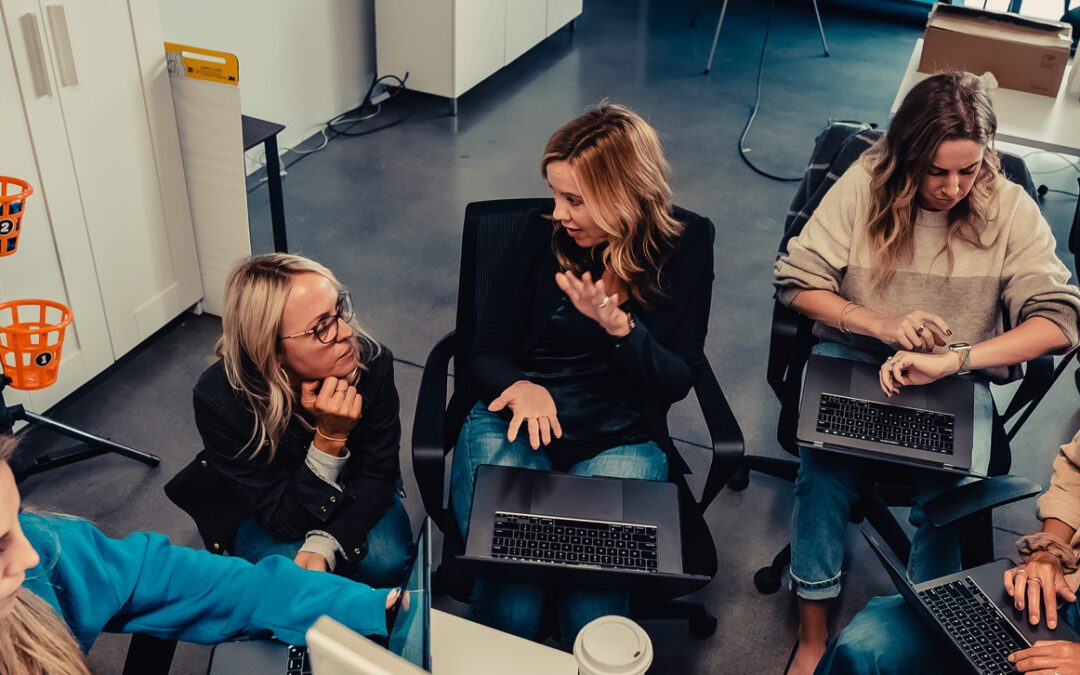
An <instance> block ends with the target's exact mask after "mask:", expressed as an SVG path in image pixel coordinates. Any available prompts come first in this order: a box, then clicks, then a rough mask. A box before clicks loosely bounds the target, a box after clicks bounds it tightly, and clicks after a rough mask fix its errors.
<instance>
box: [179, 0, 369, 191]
mask: <svg viewBox="0 0 1080 675" xmlns="http://www.w3.org/2000/svg"><path fill="white" fill-rule="evenodd" d="M158 4H159V6H160V8H161V23H162V29H163V32H164V34H165V39H166V40H167V41H169V42H177V43H180V44H187V45H192V46H196V47H203V48H206V49H216V50H219V51H225V52H231V53H233V54H236V56H237V58H238V59H239V61H240V96H241V101H242V103H241V105H242V109H243V112H244V114H245V115H251V116H253V117H259V118H262V119H266V120H270V121H272V122H277V123H279V124H284V125H285V130H284V131H282V132H281V135H280V136H278V145H279V147H280V148H281V149H282V150H284V149H285V148H289V147H291V146H293V145H296V144H297V143H299V142H300V141H302V140H304V138H306V137H308V136H310V135H312V134H313V133H315V132H316V131H317V130H318V129H317V128H314V127H316V125H318V124H320V123H321V122H325V121H326V120H328V119H330V118H332V117H334V116H335V115H338V114H340V113H343V112H345V111H346V110H349V109H351V108H353V107H355V106H356V105H358V104H359V103H360V99H361V98H362V97H363V96H364V94H365V93H366V92H367V88H368V86H369V85H370V84H371V78H372V75H373V73H374V71H375V14H374V3H373V0H230V1H229V2H220V0H158ZM261 154H262V153H261V150H252V151H251V152H249V153H248V157H249V162H248V171H249V172H250V171H253V170H255V169H256V168H258V165H257V164H254V163H253V162H251V161H250V160H251V159H252V158H258V157H260V156H261Z"/></svg>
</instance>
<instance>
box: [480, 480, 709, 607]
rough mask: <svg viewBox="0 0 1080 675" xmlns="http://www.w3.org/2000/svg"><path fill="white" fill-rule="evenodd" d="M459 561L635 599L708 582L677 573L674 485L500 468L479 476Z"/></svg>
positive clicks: (483, 572)
mask: <svg viewBox="0 0 1080 675" xmlns="http://www.w3.org/2000/svg"><path fill="white" fill-rule="evenodd" d="M459 560H461V561H462V562H463V563H464V564H465V565H466V567H467V568H468V569H469V570H470V571H471V572H472V573H474V574H476V575H477V576H480V577H483V578H492V579H501V580H508V581H523V582H528V583H539V584H544V585H560V584H567V585H575V586H586V587H592V588H608V589H615V590H627V591H633V592H637V593H656V594H682V593H689V592H691V591H693V590H696V589H697V588H700V587H702V586H704V585H705V584H707V583H708V582H709V581H710V578H709V577H708V576H704V575H694V574H686V573H684V571H683V543H682V527H681V521H680V517H679V497H678V489H677V488H676V486H675V485H674V484H673V483H669V482H665V481H648V480H633V479H627V478H605V477H598V476H590V477H585V476H571V475H567V474H563V473H556V472H553V471H535V470H531V469H521V468H516V467H505V466H492V465H482V466H480V467H479V468H478V469H477V472H476V485H475V487H474V493H473V506H472V514H471V516H470V519H469V536H468V541H467V542H466V550H465V555H463V556H459Z"/></svg>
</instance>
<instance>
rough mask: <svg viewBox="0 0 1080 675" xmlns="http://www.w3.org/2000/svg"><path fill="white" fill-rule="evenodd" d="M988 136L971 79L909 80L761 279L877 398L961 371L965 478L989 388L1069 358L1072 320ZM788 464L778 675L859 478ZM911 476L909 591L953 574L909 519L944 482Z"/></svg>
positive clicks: (945, 538) (834, 560)
mask: <svg viewBox="0 0 1080 675" xmlns="http://www.w3.org/2000/svg"><path fill="white" fill-rule="evenodd" d="M996 127H997V120H996V118H995V116H994V111H993V108H992V105H991V102H990V98H989V96H988V95H987V92H986V88H985V85H984V84H983V82H982V80H981V79H980V78H978V77H976V76H974V75H972V74H970V73H942V74H939V75H935V76H933V77H930V78H928V79H926V80H924V81H923V82H921V83H919V84H918V85H916V86H915V87H914V88H913V89H912V90H911V92H909V93H908V95H907V97H905V99H904V102H903V103H902V104H901V106H900V109H899V110H898V111H897V113H896V116H895V117H894V118H893V122H892V125H891V127H890V128H889V130H888V133H887V134H886V135H885V136H884V137H883V138H882V139H881V141H879V142H878V143H877V144H876V145H875V146H874V147H873V148H871V149H870V150H868V151H867V153H866V155H864V157H863V158H861V159H860V160H859V161H858V162H856V163H855V164H854V165H853V166H852V167H851V168H850V169H849V170H848V171H847V172H846V173H845V174H844V175H843V176H842V177H841V178H840V179H839V180H838V181H837V182H836V184H835V185H834V186H833V188H832V189H831V190H830V191H829V192H828V194H826V195H825V197H824V199H822V201H821V204H820V205H819V206H818V208H817V209H816V210H815V211H814V215H813V217H811V219H810V220H809V221H808V222H807V224H806V226H805V227H804V229H803V231H802V233H801V234H800V235H799V236H798V237H796V238H794V239H792V240H791V242H790V243H789V245H788V252H787V254H786V255H784V256H782V257H781V258H780V259H779V260H778V261H777V263H776V266H775V269H774V276H775V284H776V288H777V298H778V299H779V300H780V302H782V303H783V304H785V305H787V306H789V307H792V308H793V309H795V310H797V311H799V312H800V313H802V314H805V315H807V316H808V317H810V318H811V319H813V320H814V321H815V326H814V333H815V335H817V336H818V337H819V338H820V340H821V341H820V342H819V344H818V345H816V346H815V348H814V351H815V353H818V354H823V355H826V356H833V357H839V358H847V359H853V360H858V361H865V362H872V363H875V364H879V365H880V370H879V376H880V380H881V387H882V389H883V390H884V391H885V392H886V393H887V394H892V393H896V392H898V391H899V390H900V388H901V387H905V386H917V385H924V384H928V383H930V382H933V381H935V380H938V379H941V378H943V377H947V376H950V375H955V374H960V375H965V374H968V373H970V374H971V376H972V377H973V378H974V380H975V410H974V413H975V424H974V427H973V439H974V448H973V453H972V455H973V466H972V471H973V472H974V473H978V474H984V473H985V472H986V467H987V464H988V462H989V449H990V432H991V421H992V416H993V401H992V398H991V396H990V392H989V388H988V386H987V385H988V382H989V381H991V380H994V381H1003V380H1006V379H1007V378H1008V376H1009V368H1010V366H1014V365H1016V364H1019V363H1023V362H1025V361H1027V360H1029V359H1032V358H1034V357H1036V356H1039V355H1041V354H1045V353H1049V352H1058V351H1061V350H1065V349H1068V348H1070V347H1072V346H1074V345H1076V344H1077V316H1078V312H1080V294H1078V293H1077V291H1076V289H1075V288H1073V287H1072V286H1070V285H1069V284H1068V279H1069V272H1068V270H1067V269H1066V268H1065V266H1064V265H1063V264H1062V263H1061V261H1060V260H1058V259H1057V257H1056V255H1055V253H1054V238H1053V236H1052V234H1051V232H1050V228H1049V226H1048V225H1047V223H1046V221H1045V220H1044V219H1043V218H1042V215H1041V214H1040V212H1039V209H1038V206H1037V205H1036V204H1035V203H1034V202H1033V201H1032V200H1031V199H1030V197H1028V195H1027V194H1026V193H1025V192H1024V191H1023V190H1022V189H1021V188H1020V187H1019V186H1018V185H1015V184H1013V183H1011V182H1009V181H1008V180H1006V179H1005V178H1004V177H1003V176H1002V174H1001V170H1000V163H999V159H998V155H997V153H996V152H995V151H994V150H993V148H992V144H993V138H994V133H995V130H996ZM1006 322H1007V323H1008V324H1009V325H1011V326H1013V328H1012V329H1011V330H1008V331H1006V330H1005V329H1004V326H1005V324H1006ZM800 457H801V464H800V468H799V476H798V479H797V481H796V483H795V511H794V515H793V519H792V529H793V532H792V548H791V554H792V556H791V570H790V572H791V584H792V586H793V588H794V589H795V592H796V593H797V595H798V596H799V633H798V638H799V641H798V643H797V649H796V651H795V652H794V653H793V655H792V662H791V665H790V668H789V672H790V673H810V672H812V671H813V670H814V667H815V666H816V665H817V663H818V661H819V659H820V658H821V655H822V653H823V652H824V650H825V644H826V640H827V627H826V619H827V614H828V605H829V602H830V600H831V599H832V598H834V597H836V596H837V595H838V594H839V593H840V573H841V564H842V562H843V558H844V550H845V536H846V529H847V523H848V519H849V516H850V514H851V505H852V503H853V502H854V500H855V499H856V497H857V494H858V486H859V484H860V482H861V480H862V479H863V475H864V472H865V468H866V466H867V460H860V459H855V458H851V457H848V456H844V455H837V454H834V453H830V452H827V451H822V450H816V449H811V448H801V453H800ZM919 474H920V475H918V476H917V477H916V480H917V483H918V485H919V488H920V493H919V495H918V497H917V499H916V502H915V504H914V506H913V508H912V510H911V516H910V520H911V523H912V524H913V525H914V526H915V528H916V533H915V536H914V538H913V541H912V550H911V557H910V562H909V568H908V574H909V575H910V576H911V577H912V578H913V579H914V580H915V581H920V580H924V579H930V578H934V577H937V576H940V575H943V574H947V573H950V572H954V571H957V570H958V569H959V566H960V555H959V546H958V542H957V538H956V536H955V533H953V532H950V531H948V530H941V529H934V528H931V527H930V526H929V525H928V524H927V523H926V518H925V516H924V514H923V508H922V507H923V504H924V503H925V502H926V500H927V499H929V498H931V497H932V496H934V495H936V494H939V493H941V492H942V491H944V490H947V489H949V488H950V487H952V486H953V485H955V484H956V480H955V479H954V478H950V477H949V476H948V475H947V474H943V473H940V472H934V471H930V470H925V471H921V472H919Z"/></svg>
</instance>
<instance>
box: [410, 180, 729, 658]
mask: <svg viewBox="0 0 1080 675" xmlns="http://www.w3.org/2000/svg"><path fill="white" fill-rule="evenodd" d="M551 203H552V202H551V200H550V199H507V200H498V201H487V202H474V203H472V204H469V205H468V207H467V208H466V209H465V227H464V232H463V233H462V244H461V272H460V278H459V285H458V304H457V319H456V326H455V330H454V331H453V332H451V333H449V334H448V335H447V336H446V337H444V338H443V339H442V340H440V341H439V343H438V344H436V345H435V347H434V348H433V349H432V350H431V353H430V354H429V355H428V358H427V362H426V363H425V365H424V373H423V377H422V379H421V382H420V392H419V395H418V396H417V401H416V417H415V419H414V421H413V436H412V446H413V471H414V473H415V475H416V482H417V484H418V485H419V488H420V496H421V498H422V499H423V502H424V509H425V510H426V511H427V514H428V515H429V516H430V517H431V519H432V521H433V522H434V523H435V524H436V525H437V526H438V527H439V529H441V530H442V532H443V547H442V561H441V564H440V565H439V568H438V569H437V570H436V571H435V573H434V579H433V586H434V591H435V593H436V594H437V595H445V594H450V595H451V596H453V597H454V598H456V599H458V600H461V601H462V602H468V601H469V595H470V593H471V591H472V581H473V579H472V578H471V577H470V576H469V575H468V574H466V573H464V571H463V570H462V569H461V566H460V564H459V563H458V562H457V561H456V560H455V559H454V556H456V555H458V554H461V553H463V552H464V548H465V546H464V542H463V541H462V538H461V533H460V532H459V531H458V527H457V523H456V521H455V519H454V515H453V512H452V511H451V509H450V507H449V503H448V501H449V498H448V496H445V495H444V487H443V486H444V481H445V478H446V474H447V462H446V457H447V455H448V454H449V453H450V451H451V450H452V449H453V447H454V444H455V442H456V441H457V437H458V433H459V432H460V430H461V426H462V424H463V423H464V420H465V417H466V415H467V414H468V412H469V410H470V409H471V408H472V406H473V405H474V404H475V403H476V401H478V400H479V399H480V395H479V393H478V391H477V388H476V386H475V384H474V383H473V382H472V381H471V378H470V376H469V368H468V359H469V354H470V352H471V349H472V343H473V339H474V336H475V332H476V326H477V325H478V323H479V318H480V317H481V316H483V313H484V311H485V304H486V298H487V297H488V293H489V290H490V288H491V285H492V284H493V283H494V282H495V272H496V269H497V267H498V263H499V261H500V259H501V258H502V257H503V256H505V255H506V254H507V252H508V251H509V250H510V249H511V247H512V246H513V245H514V242H515V240H516V238H517V236H518V233H519V232H520V231H521V228H522V227H523V226H524V224H525V218H526V215H527V214H528V212H529V211H530V210H531V209H533V208H537V207H546V208H549V209H550V208H551ZM451 359H452V360H453V362H454V373H453V389H452V392H451V395H450V397H449V401H448V400H447V378H448V376H449V368H450V361H451ZM694 393H695V394H696V396H697V400H698V404H699V405H700V407H701V412H702V415H703V417H704V420H705V424H706V426H707V427H708V430H709V435H710V438H711V441H712V448H711V449H712V456H711V458H710V459H711V461H710V464H709V468H708V474H707V477H706V480H705V487H704V490H703V491H702V495H701V498H700V499H695V498H694V496H693V495H692V493H691V491H690V489H689V487H688V486H687V483H686V480H685V476H682V475H673V476H671V477H670V478H669V480H671V481H672V482H674V483H675V484H676V485H677V486H678V489H679V501H680V509H681V517H682V526H683V545H684V551H683V560H684V567H685V570H686V571H687V572H689V573H694V574H702V575H706V576H709V577H712V576H715V574H716V567H717V560H716V547H715V544H714V542H713V538H712V535H711V534H710V532H709V529H708V526H707V525H706V523H705V519H704V513H705V510H706V509H708V507H709V505H710V504H711V503H712V501H713V499H715V498H716V495H717V494H718V493H719V491H720V489H721V488H722V487H723V486H724V485H725V484H726V483H727V481H728V479H729V478H730V477H731V475H732V474H733V473H734V472H735V471H736V470H737V468H738V467H739V464H740V462H741V461H742V456H743V437H742V432H741V431H740V429H739V425H738V422H736V420H735V416H734V415H733V414H732V412H731V408H730V407H729V406H728V403H727V400H726V399H725V398H724V394H723V392H722V391H721V389H720V385H719V384H718V383H717V381H716V378H715V376H714V375H713V372H712V368H711V367H710V366H709V364H708V363H707V362H706V364H705V365H704V366H703V367H702V369H701V372H700V373H699V374H698V379H697V382H696V383H695V384H694ZM444 497H445V498H444ZM631 614H632V616H634V617H635V618H639V619H652V618H671V619H684V620H688V621H689V625H690V631H691V633H692V634H693V635H695V636H697V637H699V638H705V637H708V636H709V635H711V634H712V633H713V631H714V630H715V629H716V619H715V617H713V616H712V615H710V614H709V613H708V612H707V611H706V610H705V607H704V605H703V604H701V603H693V602H689V601H685V600H678V599H674V598H659V599H658V598H655V597H652V596H644V595H641V596H639V595H633V596H632V598H631Z"/></svg>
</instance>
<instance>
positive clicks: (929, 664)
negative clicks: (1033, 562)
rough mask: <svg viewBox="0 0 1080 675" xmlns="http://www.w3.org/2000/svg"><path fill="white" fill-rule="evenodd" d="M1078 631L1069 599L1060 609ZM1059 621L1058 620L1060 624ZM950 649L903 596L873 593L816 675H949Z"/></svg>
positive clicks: (1079, 615)
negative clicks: (928, 628) (929, 628)
mask: <svg viewBox="0 0 1080 675" xmlns="http://www.w3.org/2000/svg"><path fill="white" fill-rule="evenodd" d="M1058 616H1059V617H1062V618H1064V620H1065V622H1067V623H1068V624H1069V625H1070V626H1072V628H1073V629H1074V630H1077V631H1080V608H1078V607H1077V604H1076V603H1075V602H1070V603H1068V604H1067V605H1065V606H1064V607H1062V609H1061V610H1060V611H1059V612H1058ZM1059 625H1060V624H1059ZM946 654H948V651H947V650H946V649H945V647H944V646H943V645H941V644H940V643H939V641H938V639H937V638H936V637H935V636H934V635H933V634H931V633H930V631H928V630H927V629H926V627H925V626H924V625H923V623H922V621H920V620H919V617H918V616H916V615H915V612H914V611H913V610H912V609H911V608H910V607H908V605H907V603H906V602H905V601H904V599H903V598H901V597H900V596H899V595H893V596H890V597H887V598H874V599H872V600H871V601H870V602H869V604H867V605H866V609H864V610H863V611H861V612H859V613H858V614H856V615H855V618H854V619H852V620H851V623H850V624H848V627H847V628H845V629H844V630H843V631H842V632H841V633H840V635H839V636H837V638H836V640H835V641H834V642H833V643H832V644H831V645H829V649H828V650H827V651H826V652H825V656H823V657H822V658H821V661H820V662H819V663H818V667H817V670H816V671H814V672H815V673H816V675H878V674H880V675H886V674H888V675H891V674H893V673H895V674H896V675H906V674H907V673H919V675H938V674H940V675H951V674H952V673H956V672H958V668H957V667H956V665H955V664H954V663H953V662H952V661H950V660H949V659H948V657H947V656H946Z"/></svg>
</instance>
